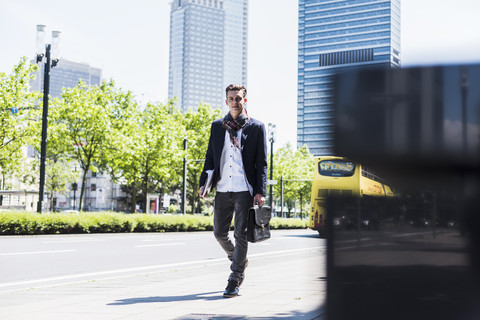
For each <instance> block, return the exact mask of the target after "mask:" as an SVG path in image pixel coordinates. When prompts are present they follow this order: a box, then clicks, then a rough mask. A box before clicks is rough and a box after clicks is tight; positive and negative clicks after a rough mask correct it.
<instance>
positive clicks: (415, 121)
mask: <svg viewBox="0 0 480 320" xmlns="http://www.w3.org/2000/svg"><path fill="white" fill-rule="evenodd" d="M335 84H336V94H335V99H336V121H337V122H336V137H335V154H336V155H340V156H344V157H348V158H350V159H352V160H353V161H356V162H359V163H361V164H362V165H363V166H366V167H369V168H372V169H373V170H374V171H375V172H376V173H377V174H378V175H379V176H381V177H383V178H385V179H386V180H387V181H389V185H390V186H392V187H393V188H394V191H395V193H396V197H395V198H394V199H380V198H365V197H363V198H350V199H345V198H342V199H335V198H330V199H329V200H328V206H327V210H328V212H327V224H328V225H327V229H328V232H329V233H328V235H327V241H328V252H327V257H328V258H327V260H328V261H327V272H328V283H327V286H328V287H327V319H328V320H332V319H393V320H395V319H435V320H443V319H445V320H446V319H468V320H470V319H480V210H479V209H480V202H479V201H480V90H478V89H477V88H480V65H467V66H445V67H425V68H411V69H372V70H366V69H358V70H352V71H350V72H347V73H342V74H339V75H337V76H336V78H335ZM369 226H370V228H369ZM374 226H375V227H374Z"/></svg>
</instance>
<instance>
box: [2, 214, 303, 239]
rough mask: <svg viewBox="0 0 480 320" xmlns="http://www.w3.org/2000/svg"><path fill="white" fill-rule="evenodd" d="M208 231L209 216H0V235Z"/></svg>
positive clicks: (288, 223)
mask: <svg viewBox="0 0 480 320" xmlns="http://www.w3.org/2000/svg"><path fill="white" fill-rule="evenodd" d="M270 226H271V228H272V229H302V228H307V226H308V221H307V220H297V219H285V218H273V219H272V220H271V222H270ZM211 230H213V216H199V215H161V214H160V215H157V214H155V215H153V214H123V213H117V212H80V213H78V214H62V213H45V214H38V213H36V212H35V213H32V212H18V211H12V212H2V213H0V235H34V234H65V233H112V232H176V231H211Z"/></svg>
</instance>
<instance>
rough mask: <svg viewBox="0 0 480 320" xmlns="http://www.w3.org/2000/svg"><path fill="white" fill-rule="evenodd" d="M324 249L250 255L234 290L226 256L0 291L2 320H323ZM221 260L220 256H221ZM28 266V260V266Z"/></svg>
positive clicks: (324, 287)
mask: <svg viewBox="0 0 480 320" xmlns="http://www.w3.org/2000/svg"><path fill="white" fill-rule="evenodd" d="M324 257H325V252H319V251H318V250H317V251H316V252H314V251H308V250H301V251H299V252H291V253H288V254H284V255H282V256H275V255H272V256H264V255H258V256H253V257H252V256H251V257H250V258H249V260H250V264H249V267H248V268H247V273H246V279H245V282H244V284H243V286H242V287H241V290H240V296H238V297H235V298H231V299H224V298H223V297H222V293H223V289H224V288H225V286H226V284H227V282H226V279H227V277H228V274H229V272H228V271H229V268H228V267H229V264H228V261H223V260H222V261H212V262H208V263H202V264H201V265H200V264H199V265H194V266H188V267H181V266H178V267H177V268H168V269H166V270H164V271H157V272H150V273H142V274H136V275H129V276H122V277H117V278H110V279H98V280H91V281H88V282H78V283H71V284H62V285H55V286H46V287H39V288H31V289H27V290H20V291H12V292H3V293H0V315H1V318H2V319H15V320H18V319H29V320H32V319H35V320H41V319H68V320H75V319H89V320H90V319H105V320H106V319H142V320H143V319H147V320H148V319H182V320H186V319H317V320H321V319H324V318H325V316H324V305H323V304H324V301H325V294H326V291H325V290H326V282H325V264H324ZM225 260H226V259H225ZM32 267H34V266H32Z"/></svg>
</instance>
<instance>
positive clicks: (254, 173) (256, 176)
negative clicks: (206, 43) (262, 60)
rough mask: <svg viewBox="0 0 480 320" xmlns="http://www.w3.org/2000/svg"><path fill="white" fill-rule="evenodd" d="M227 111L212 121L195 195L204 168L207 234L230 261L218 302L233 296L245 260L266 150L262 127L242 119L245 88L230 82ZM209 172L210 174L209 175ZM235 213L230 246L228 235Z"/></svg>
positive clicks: (263, 187)
mask: <svg viewBox="0 0 480 320" xmlns="http://www.w3.org/2000/svg"><path fill="white" fill-rule="evenodd" d="M225 93H226V98H227V99H226V100H225V103H226V104H227V106H228V108H229V113H228V114H227V115H226V116H225V117H224V118H223V119H219V120H215V121H214V122H213V123H212V127H211V130H210V140H209V142H208V149H207V154H206V156H205V165H204V167H203V171H202V174H201V175H200V186H201V187H200V190H199V194H200V196H201V197H204V196H206V195H205V194H204V188H205V186H204V185H205V182H206V180H207V177H208V174H207V171H208V170H213V173H212V179H213V180H212V189H213V188H216V190H217V193H216V196H215V209H214V216H213V232H214V235H215V238H216V239H217V241H218V242H219V244H220V246H221V247H222V248H223V250H225V252H226V253H227V256H228V258H229V259H230V261H232V263H231V265H230V270H231V271H232V272H231V274H230V276H229V278H228V285H227V288H226V289H225V291H224V293H223V297H224V298H231V297H235V296H237V295H238V291H239V289H238V288H239V287H240V285H241V284H242V282H243V279H244V277H245V268H246V266H247V264H248V260H247V249H248V242H247V232H246V228H247V216H248V210H249V209H250V208H251V207H252V205H255V204H258V205H260V206H261V205H263V204H264V203H265V195H266V192H267V147H266V135H265V126H264V125H263V123H262V122H260V121H258V120H255V119H253V118H251V117H249V116H248V114H247V110H246V109H245V104H246V102H247V99H246V95H247V89H245V87H244V86H242V85H234V84H231V85H229V86H228V87H227V88H226V89H225ZM209 172H211V171H209ZM234 212H235V220H234V224H235V231H234V238H235V245H234V244H233V242H232V241H231V239H230V238H229V235H228V232H229V229H230V224H231V222H232V219H233V216H234Z"/></svg>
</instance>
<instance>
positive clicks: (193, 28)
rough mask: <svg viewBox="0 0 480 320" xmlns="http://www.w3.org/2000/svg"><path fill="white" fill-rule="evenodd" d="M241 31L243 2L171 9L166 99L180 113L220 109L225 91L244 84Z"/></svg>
mask: <svg viewBox="0 0 480 320" xmlns="http://www.w3.org/2000/svg"><path fill="white" fill-rule="evenodd" d="M247 31H248V0H174V1H173V2H172V3H171V13H170V65H169V79H168V80H169V81H168V96H169V98H174V97H176V98H177V105H178V106H179V108H180V109H181V110H182V111H187V110H188V109H194V110H195V109H196V108H197V107H198V105H199V104H200V103H208V104H210V105H212V106H213V107H217V108H223V109H224V107H226V106H225V93H224V92H225V91H224V90H225V87H226V86H227V85H229V84H230V83H240V84H243V85H246V84H247ZM224 110H225V109H224Z"/></svg>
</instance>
